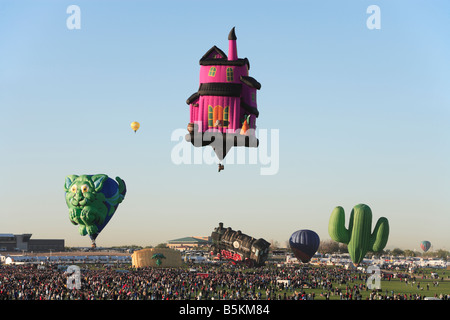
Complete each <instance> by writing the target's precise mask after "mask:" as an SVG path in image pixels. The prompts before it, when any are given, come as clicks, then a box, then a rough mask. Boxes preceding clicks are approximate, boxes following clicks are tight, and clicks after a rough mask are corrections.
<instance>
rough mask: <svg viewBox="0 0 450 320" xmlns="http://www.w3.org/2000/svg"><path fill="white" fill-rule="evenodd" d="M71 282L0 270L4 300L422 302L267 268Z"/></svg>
mask: <svg viewBox="0 0 450 320" xmlns="http://www.w3.org/2000/svg"><path fill="white" fill-rule="evenodd" d="M194 268H195V269H194ZM73 276H74V275H73V274H72V275H69V273H67V270H59V269H57V268H54V267H51V266H47V267H45V268H43V267H37V266H34V265H2V266H0V300H314V299H317V298H318V297H317V296H316V295H317V294H318V295H320V298H321V299H327V300H328V299H331V298H336V296H337V297H338V298H339V299H341V300H361V299H362V292H363V291H369V292H370V294H368V295H367V294H366V295H365V296H369V298H365V299H372V300H387V299H389V300H392V299H395V300H421V299H422V298H423V295H421V294H414V295H412V294H408V295H406V294H395V293H393V292H389V293H388V292H384V293H383V292H380V291H375V290H374V291H371V290H369V289H368V288H367V286H366V282H367V281H366V280H367V275H366V274H364V273H355V272H354V271H350V270H346V269H345V268H342V267H335V268H327V269H325V268H309V267H299V266H296V267H288V266H286V267H276V266H271V265H267V266H264V267H261V268H258V269H252V270H250V271H249V270H245V269H243V268H241V267H230V266H229V265H201V266H199V265H195V266H194V265H193V266H191V268H189V267H188V268H139V269H135V268H131V267H126V266H124V267H123V268H121V269H117V268H111V267H104V266H103V267H100V266H99V267H98V268H89V269H81V271H80V272H79V275H77V276H79V282H78V283H79V286H78V287H77V286H76V285H75V284H76V282H72V280H73ZM70 277H71V278H70ZM69 279H70V281H69ZM309 289H319V290H309ZM318 292H320V293H318ZM333 296H334V297H333ZM439 298H441V299H450V296H449V295H445V296H442V295H441V296H440V297H439Z"/></svg>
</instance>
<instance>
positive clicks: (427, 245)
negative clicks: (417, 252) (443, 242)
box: [420, 241, 431, 252]
mask: <svg viewBox="0 0 450 320" xmlns="http://www.w3.org/2000/svg"><path fill="white" fill-rule="evenodd" d="M430 247H431V242H430V241H422V242H421V243H420V248H421V249H422V250H423V251H424V252H427V251H428V250H429V249H430Z"/></svg>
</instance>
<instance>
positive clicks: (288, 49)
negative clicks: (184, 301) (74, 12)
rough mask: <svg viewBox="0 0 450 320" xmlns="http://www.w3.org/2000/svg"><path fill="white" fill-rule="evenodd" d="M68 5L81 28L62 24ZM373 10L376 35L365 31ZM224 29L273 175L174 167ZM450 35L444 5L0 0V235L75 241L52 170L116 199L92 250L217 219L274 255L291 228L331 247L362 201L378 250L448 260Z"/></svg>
mask: <svg viewBox="0 0 450 320" xmlns="http://www.w3.org/2000/svg"><path fill="white" fill-rule="evenodd" d="M73 4H75V5H78V6H79V8H80V10H81V29H79V30H69V29H68V28H67V26H66V20H67V18H68V17H69V16H70V14H68V13H66V9H67V7H68V6H70V5H73ZM370 5H378V6H379V8H380V10H381V11H380V12H381V15H380V18H381V29H374V30H371V29H369V28H367V26H366V21H367V19H368V18H369V17H370V16H371V14H370V13H367V12H366V10H367V8H368V7H369V6H370ZM232 27H236V35H237V38H238V39H237V48H238V55H239V57H241V58H244V57H247V58H248V59H249V60H250V66H251V68H250V75H251V76H253V77H254V78H256V79H257V80H258V81H259V82H260V83H261V84H262V88H261V90H260V91H259V92H258V107H259V110H260V117H259V118H258V122H257V125H258V129H259V130H267V132H269V137H274V136H273V135H271V134H270V133H271V132H274V131H273V130H276V131H277V132H278V133H279V140H278V142H279V144H278V150H279V153H278V154H277V156H278V159H279V168H278V170H277V172H276V174H273V175H262V174H261V168H262V167H264V165H263V164H262V163H261V159H258V163H256V164H249V163H246V164H225V170H224V171H223V172H220V173H218V172H217V167H216V165H215V164H213V165H208V164H205V163H203V164H180V165H176V164H174V162H173V161H172V158H171V154H172V150H173V148H174V147H175V146H176V145H179V143H180V142H179V141H172V140H171V135H172V134H173V133H174V132H175V131H176V130H180V129H185V128H186V125H187V123H188V121H189V112H188V107H187V105H186V103H185V101H186V99H187V98H188V97H189V96H190V95H191V94H192V93H194V92H195V91H196V90H197V89H198V80H199V64H198V61H199V59H200V58H201V56H202V55H203V54H204V53H205V52H206V51H207V50H208V49H210V48H211V47H212V46H213V45H216V46H218V47H219V48H221V49H222V50H223V51H225V52H227V51H228V43H227V35H228V32H229V31H230V29H231V28H232ZM449 30H450V5H449V4H448V2H446V1H433V2H431V3H430V2H426V1H339V2H338V1H322V0H320V1H245V2H244V3H241V1H227V2H226V5H224V4H223V3H219V2H211V1H203V0H190V1H172V0H169V1H75V0H74V1H2V2H0V110H1V117H0V150H1V155H2V156H1V158H0V168H1V169H0V170H1V176H2V183H1V184H0V201H1V204H2V205H1V208H0V218H1V221H2V223H1V230H0V232H3V233H16V234H19V233H32V234H33V238H58V239H61V238H62V239H65V240H66V245H68V246H78V245H80V246H88V245H90V241H89V239H88V238H86V237H81V236H80V235H78V231H77V228H76V227H75V226H73V225H72V224H71V223H70V222H69V220H68V209H67V206H66V204H65V201H64V192H63V184H64V178H65V176H67V175H70V174H93V173H105V174H108V175H109V176H111V177H115V176H120V177H121V178H122V179H124V180H125V182H126V183H127V187H128V193H127V195H126V198H125V200H124V202H123V203H122V204H121V205H120V207H119V209H118V211H117V213H116V215H115V216H114V217H113V219H112V220H111V221H110V223H109V224H108V226H107V227H106V228H105V229H104V230H103V232H102V233H101V234H100V236H99V237H98V239H97V244H98V245H99V246H102V245H103V246H108V245H125V244H137V245H156V244H158V243H162V242H166V241H168V240H171V239H175V238H180V237H184V236H207V235H210V233H211V231H212V230H213V228H214V227H215V226H216V225H217V224H218V223H219V222H223V223H224V224H225V226H231V227H232V228H233V229H240V230H242V232H244V233H247V234H249V235H252V236H254V237H256V238H259V237H262V238H265V239H266V240H276V241H278V242H279V243H280V244H282V245H284V244H285V243H286V241H287V240H288V239H289V237H290V235H291V234H292V233H293V232H294V231H296V230H299V229H312V230H315V231H316V232H317V233H318V234H319V236H320V238H321V239H322V240H328V239H330V237H329V235H328V231H327V228H328V219H329V216H330V214H331V212H332V210H333V208H334V207H336V206H342V207H344V209H345V210H346V215H347V216H346V219H347V224H348V216H349V213H350V211H351V208H352V207H353V206H354V205H356V204H358V203H365V204H367V205H369V206H370V207H371V208H372V212H373V217H374V221H373V225H374V224H375V222H376V219H378V218H379V217H381V216H385V217H387V218H388V219H389V222H390V227H391V232H390V238H389V242H388V245H387V248H395V247H400V248H403V249H415V250H420V248H419V243H420V241H422V240H429V241H431V242H432V244H433V248H434V249H441V248H442V249H446V250H449V249H450V233H449V232H448V229H449V226H450V211H449V210H450V209H449V208H450V196H449V195H450V170H449V163H450V151H449V147H450V143H449V142H450V135H449V131H450V130H449V120H450V111H449V107H450V90H448V88H449V87H450V63H449V60H448V57H450V42H449V41H448V37H449ZM132 121H139V122H140V123H141V128H140V130H139V131H138V132H137V133H136V134H135V133H133V132H132V130H131V128H130V123H131V122H132ZM271 130H272V131H271ZM265 142H267V141H265ZM265 142H264V141H262V143H265ZM275 142H277V141H275ZM269 145H270V142H269ZM187 146H188V148H191V149H192V147H190V145H187ZM263 149H264V148H263ZM192 152H194V151H193V150H192ZM202 152H203V151H202ZM205 152H206V151H205ZM269 153H270V152H269ZM272 156H275V155H272Z"/></svg>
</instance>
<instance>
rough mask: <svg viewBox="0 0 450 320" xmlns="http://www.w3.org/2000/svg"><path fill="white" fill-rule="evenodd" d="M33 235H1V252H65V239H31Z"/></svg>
mask: <svg viewBox="0 0 450 320" xmlns="http://www.w3.org/2000/svg"><path fill="white" fill-rule="evenodd" d="M31 236H32V234H31V233H24V234H12V233H0V251H28V252H29V251H34V252H38V251H50V250H52V251H64V239H31Z"/></svg>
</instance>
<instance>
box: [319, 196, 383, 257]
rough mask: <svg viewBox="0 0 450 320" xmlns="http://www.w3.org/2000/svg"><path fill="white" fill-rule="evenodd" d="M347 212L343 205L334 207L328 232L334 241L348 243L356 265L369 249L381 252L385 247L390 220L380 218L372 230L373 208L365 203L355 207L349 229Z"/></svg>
mask: <svg viewBox="0 0 450 320" xmlns="http://www.w3.org/2000/svg"><path fill="white" fill-rule="evenodd" d="M344 224H345V213H344V209H343V208H342V207H336V208H334V210H333V212H332V213H331V217H330V221H329V224H328V233H329V234H330V236H331V238H332V239H333V240H334V241H337V242H341V243H345V244H347V245H348V252H349V254H350V258H351V259H352V261H353V264H354V265H355V266H358V265H359V263H360V262H361V261H362V260H363V259H364V256H365V255H366V253H367V252H368V251H373V252H379V251H381V250H383V249H384V247H385V246H386V244H387V241H388V237H389V222H388V220H387V219H386V218H384V217H381V218H379V219H378V221H377V224H376V225H375V229H374V231H373V232H371V231H372V210H370V208H369V206H367V205H365V204H358V205H356V206H354V207H353V209H352V212H351V214H350V222H349V226H348V229H346V228H345V225H344Z"/></svg>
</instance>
